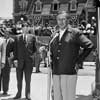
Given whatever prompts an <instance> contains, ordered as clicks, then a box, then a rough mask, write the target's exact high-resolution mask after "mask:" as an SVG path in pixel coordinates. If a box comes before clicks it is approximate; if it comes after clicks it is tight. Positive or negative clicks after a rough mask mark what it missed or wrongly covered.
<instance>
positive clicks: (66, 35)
mask: <svg viewBox="0 0 100 100" xmlns="http://www.w3.org/2000/svg"><path fill="white" fill-rule="evenodd" d="M68 19H69V14H68V13H66V11H60V12H59V14H58V16H57V24H58V26H59V29H58V35H57V36H56V37H55V38H54V39H53V41H52V42H51V44H50V51H51V60H52V62H51V68H52V75H53V76H52V78H53V90H54V100H76V99H75V94H76V93H75V91H76V83H77V69H78V64H80V63H81V62H83V61H84V59H85V58H86V57H87V55H88V54H89V53H90V52H91V50H92V48H93V43H92V42H91V41H90V40H89V39H88V38H87V37H86V36H84V35H83V34H82V31H80V30H79V29H78V28H72V27H71V25H69V23H68ZM80 47H82V48H83V52H82V53H81V54H79V50H80Z"/></svg>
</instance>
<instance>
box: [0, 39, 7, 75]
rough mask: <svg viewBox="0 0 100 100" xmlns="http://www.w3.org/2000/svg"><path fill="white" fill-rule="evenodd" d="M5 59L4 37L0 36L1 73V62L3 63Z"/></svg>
mask: <svg viewBox="0 0 100 100" xmlns="http://www.w3.org/2000/svg"><path fill="white" fill-rule="evenodd" d="M5 61H6V39H5V38H3V37H0V73H1V64H2V63H3V64H5Z"/></svg>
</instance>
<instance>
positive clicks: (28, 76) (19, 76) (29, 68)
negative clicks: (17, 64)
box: [16, 62, 32, 97]
mask: <svg viewBox="0 0 100 100" xmlns="http://www.w3.org/2000/svg"><path fill="white" fill-rule="evenodd" d="M23 66H24V67H23V68H22V69H20V68H16V72H17V73H16V74H17V89H18V92H17V95H18V96H21V92H22V80H23V74H24V75H25V83H26V87H25V96H26V97H29V96H30V83H31V75H32V64H31V63H28V62H25V64H24V65H23Z"/></svg>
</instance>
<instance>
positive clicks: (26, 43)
mask: <svg viewBox="0 0 100 100" xmlns="http://www.w3.org/2000/svg"><path fill="white" fill-rule="evenodd" d="M35 41H36V39H35V37H34V36H33V35H32V34H29V33H28V31H27V32H24V33H23V34H20V35H18V36H16V37H15V52H14V59H16V60H17V63H18V67H17V68H16V72H17V88H18V92H17V94H16V96H15V97H14V99H18V98H21V92H22V80H23V73H24V75H25V82H26V87H25V96H26V99H27V100H31V98H30V82H31V74H32V69H33V55H34V53H35V52H36V46H35Z"/></svg>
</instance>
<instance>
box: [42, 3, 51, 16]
mask: <svg viewBox="0 0 100 100" xmlns="http://www.w3.org/2000/svg"><path fill="white" fill-rule="evenodd" d="M50 9H51V5H50V4H47V5H44V6H43V10H42V13H41V14H42V15H49V14H50Z"/></svg>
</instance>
